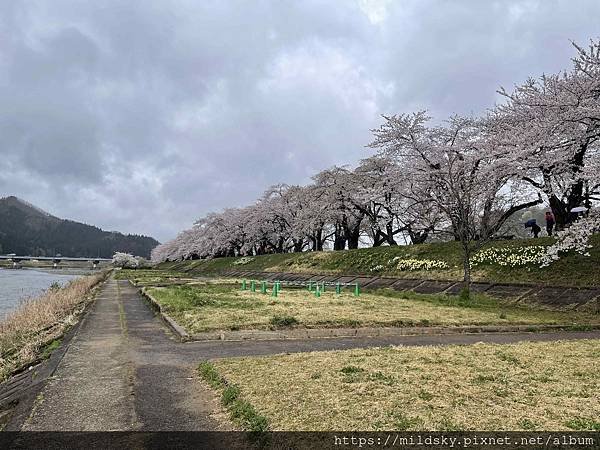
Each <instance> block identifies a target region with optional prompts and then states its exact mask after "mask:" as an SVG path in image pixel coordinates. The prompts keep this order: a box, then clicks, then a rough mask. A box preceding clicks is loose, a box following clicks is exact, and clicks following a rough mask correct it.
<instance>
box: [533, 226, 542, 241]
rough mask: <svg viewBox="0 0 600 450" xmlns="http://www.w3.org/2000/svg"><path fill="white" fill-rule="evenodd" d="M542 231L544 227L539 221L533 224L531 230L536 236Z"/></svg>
mask: <svg viewBox="0 0 600 450" xmlns="http://www.w3.org/2000/svg"><path fill="white" fill-rule="evenodd" d="M540 231H542V229H541V228H540V226H539V225H538V224H537V223H534V224H532V225H531V232H532V233H533V237H534V238H537V237H538V235H539V234H540Z"/></svg>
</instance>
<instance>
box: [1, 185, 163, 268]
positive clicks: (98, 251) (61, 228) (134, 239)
mask: <svg viewBox="0 0 600 450" xmlns="http://www.w3.org/2000/svg"><path fill="white" fill-rule="evenodd" d="M158 244H159V242H158V241H157V240H156V239H154V238H152V237H149V236H142V235H135V234H123V233H119V232H115V231H104V230H102V229H100V228H98V227H96V226H94V225H88V224H84V223H80V222H76V221H73V220H68V219H61V218H58V217H56V216H54V215H52V214H50V213H48V212H47V211H44V210H43V209H41V208H39V207H37V206H35V205H33V204H31V203H29V202H27V201H26V200H23V199H20V198H18V197H16V196H7V197H2V198H0V254H2V253H16V254H18V255H27V256H54V255H56V254H61V255H63V256H70V257H101V258H110V257H112V255H113V254H114V253H115V252H116V251H123V252H127V253H132V254H134V255H136V256H143V257H146V258H148V257H149V256H150V252H151V251H152V249H153V248H154V247H155V246H156V245H158Z"/></svg>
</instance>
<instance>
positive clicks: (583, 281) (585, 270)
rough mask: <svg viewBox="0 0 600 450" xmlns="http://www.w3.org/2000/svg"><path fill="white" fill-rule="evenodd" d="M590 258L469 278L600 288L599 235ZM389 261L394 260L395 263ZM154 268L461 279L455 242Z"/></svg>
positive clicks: (518, 244)
mask: <svg viewBox="0 0 600 450" xmlns="http://www.w3.org/2000/svg"><path fill="white" fill-rule="evenodd" d="M553 242H554V241H553V239H552V238H547V237H546V238H539V239H515V240H507V241H494V242H491V243H489V244H487V245H486V246H485V247H484V249H498V250H501V251H504V252H509V253H510V252H512V253H514V254H516V255H519V254H521V253H522V251H523V249H529V248H532V247H533V248H534V249H535V248H541V247H543V246H548V245H551V244H552V243H553ZM591 243H592V245H593V247H592V248H591V249H590V256H582V255H579V254H576V253H570V254H566V255H564V256H563V257H561V259H560V260H559V261H556V262H554V263H552V264H551V265H550V266H549V267H545V268H540V264H539V263H536V262H529V263H527V264H524V265H516V266H515V265H511V264H509V265H502V264H499V263H498V261H494V260H491V261H485V262H482V263H481V264H478V265H476V266H475V267H474V268H473V280H475V281H491V282H496V283H504V282H519V283H539V284H548V285H565V286H577V287H581V286H600V235H595V236H593V237H592V240H591ZM394 258H397V259H396V260H395V259H394ZM399 260H421V261H422V260H431V261H439V262H443V263H444V264H445V266H444V268H432V269H429V270H423V269H420V270H406V269H404V270H403V269H400V268H398V262H399ZM158 267H159V268H160V269H164V270H170V271H173V272H180V273H186V274H188V276H189V275H207V274H218V273H220V272H222V271H224V270H252V271H269V272H278V271H281V272H299V273H328V274H356V275H371V276H377V275H382V276H393V277H398V278H419V279H438V280H457V281H458V280H461V279H462V260H461V251H460V246H459V244H458V243H457V242H441V243H431V244H419V245H406V246H396V247H387V246H386V247H376V248H364V249H357V250H342V251H326V252H305V253H285V254H274V255H263V256H257V257H251V258H213V259H207V260H196V261H183V262H167V263H162V264H160V265H159V266H158Z"/></svg>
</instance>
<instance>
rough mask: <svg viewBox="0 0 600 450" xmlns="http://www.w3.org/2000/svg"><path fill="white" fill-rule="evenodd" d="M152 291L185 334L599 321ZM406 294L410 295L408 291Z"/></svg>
mask: <svg viewBox="0 0 600 450" xmlns="http://www.w3.org/2000/svg"><path fill="white" fill-rule="evenodd" d="M149 292H150V294H151V295H152V296H153V297H154V298H156V300H158V301H159V302H160V303H161V305H162V306H163V307H165V310H166V312H167V313H168V314H169V315H170V316H171V317H173V319H175V320H176V321H177V322H178V323H179V324H180V325H181V326H183V327H184V328H185V329H186V331H188V332H189V333H192V334H193V333H199V332H203V331H212V330H228V329H234V330H237V329H240V330H243V329H269V328H272V327H273V322H272V320H273V318H274V317H290V318H294V319H295V321H296V323H297V326H298V327H306V328H327V327H381V326H391V327H393V326H415V325H416V326H427V325H431V326H433V325H439V326H460V325H536V324H545V325H553V324H561V325H574V324H590V323H598V321H599V320H600V317H599V316H598V315H590V314H584V313H580V312H576V311H546V310H538V309H531V308H522V307H521V308H519V307H514V306H510V305H506V304H502V303H499V302H495V301H491V300H490V301H487V302H485V303H484V304H482V305H480V306H479V307H461V306H452V305H451V301H452V299H451V298H448V299H447V300H446V297H444V296H437V297H435V298H439V301H437V302H433V301H426V299H425V297H427V296H422V297H423V298H421V297H419V298H399V297H398V296H396V297H389V296H385V295H381V294H378V293H364V294H361V296H360V297H355V296H354V295H353V294H351V293H349V292H347V291H345V292H344V293H342V294H341V295H336V294H335V293H334V292H332V290H331V288H330V290H328V291H327V292H325V293H323V294H322V296H321V297H319V298H317V297H315V296H314V295H313V294H311V293H309V292H308V291H306V290H293V289H286V288H284V289H283V290H282V291H281V292H280V294H279V296H278V297H276V298H275V297H271V296H270V295H269V294H267V295H264V294H261V293H260V292H250V291H240V289H239V287H238V286H230V287H228V286H227V285H224V284H221V283H215V282H211V283H201V282H197V283H195V284H194V285H187V286H174V287H166V288H152V289H150V291H149ZM406 295H407V297H409V294H408V293H407V294H406Z"/></svg>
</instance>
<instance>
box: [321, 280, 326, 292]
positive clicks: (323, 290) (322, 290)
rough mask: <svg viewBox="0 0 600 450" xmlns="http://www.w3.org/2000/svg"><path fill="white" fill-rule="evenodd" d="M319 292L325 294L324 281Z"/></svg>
mask: <svg viewBox="0 0 600 450" xmlns="http://www.w3.org/2000/svg"><path fill="white" fill-rule="evenodd" d="M321 292H325V282H324V281H323V283H322V287H321Z"/></svg>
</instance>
